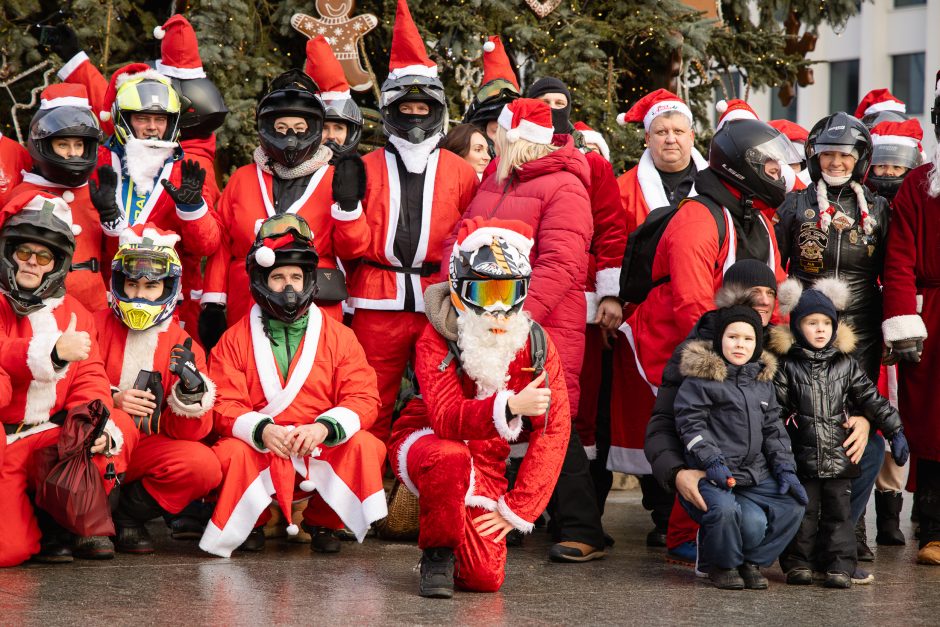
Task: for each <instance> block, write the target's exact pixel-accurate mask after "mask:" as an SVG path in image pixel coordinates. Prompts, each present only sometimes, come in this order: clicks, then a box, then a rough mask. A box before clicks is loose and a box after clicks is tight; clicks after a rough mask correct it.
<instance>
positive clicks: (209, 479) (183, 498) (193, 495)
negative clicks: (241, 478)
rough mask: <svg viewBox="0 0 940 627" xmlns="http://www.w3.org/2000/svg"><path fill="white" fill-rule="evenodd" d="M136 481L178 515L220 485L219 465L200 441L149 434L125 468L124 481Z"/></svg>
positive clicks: (212, 454)
mask: <svg viewBox="0 0 940 627" xmlns="http://www.w3.org/2000/svg"><path fill="white" fill-rule="evenodd" d="M138 480H139V481H140V482H141V483H143V485H144V488H145V489H146V490H147V493H148V494H150V496H152V497H153V498H154V500H156V501H157V503H159V504H160V507H162V508H163V509H165V510H166V511H168V512H169V513H171V514H178V513H179V512H180V511H182V510H183V508H184V507H186V506H187V505H189V504H190V503H191V502H193V501H195V500H196V499H200V498H202V497H204V496H205V495H206V494H208V493H209V492H210V491H211V490H213V489H214V488H215V487H216V486H217V485H219V483H220V482H221V481H222V466H221V465H220V464H219V458H218V457H216V455H215V454H214V453H213V452H212V449H210V448H209V447H208V446H206V445H205V444H203V443H201V442H192V441H190V440H176V439H173V438H169V437H167V436H165V435H162V434H157V435H150V436H147V437H145V438H142V439H141V441H140V443H139V444H138V445H137V448H136V449H135V450H134V454H133V456H132V457H131V461H130V465H129V466H128V468H127V476H126V477H125V481H127V482H128V483H129V482H131V481H138Z"/></svg>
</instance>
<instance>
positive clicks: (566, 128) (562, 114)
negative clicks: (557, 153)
mask: <svg viewBox="0 0 940 627" xmlns="http://www.w3.org/2000/svg"><path fill="white" fill-rule="evenodd" d="M552 126H553V127H554V129H555V134H556V135H567V134H570V133H571V130H572V129H571V105H568V106H567V107H565V108H564V109H552Z"/></svg>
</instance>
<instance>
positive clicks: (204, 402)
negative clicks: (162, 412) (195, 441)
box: [166, 372, 215, 418]
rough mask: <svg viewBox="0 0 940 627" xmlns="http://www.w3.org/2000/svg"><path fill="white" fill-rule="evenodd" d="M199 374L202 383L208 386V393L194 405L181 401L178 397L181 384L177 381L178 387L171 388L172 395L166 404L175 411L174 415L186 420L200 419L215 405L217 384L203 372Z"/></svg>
mask: <svg viewBox="0 0 940 627" xmlns="http://www.w3.org/2000/svg"><path fill="white" fill-rule="evenodd" d="M199 374H200V375H201V376H202V382H203V383H204V384H205V385H206V392H205V394H203V395H202V399H200V401H199V402H198V403H194V404H192V405H189V404H187V403H184V402H183V401H181V400H180V398H179V396H177V392H178V388H179V385H180V382H179V381H177V382H176V385H174V386H173V387H172V388H170V395H169V396H168V397H167V399H166V404H167V405H168V406H169V408H170V409H171V410H173V413H175V414H177V415H179V416H183V417H184V418H200V417H202V416H204V415H205V414H206V412H208V411H209V410H211V409H212V407H213V406H214V405H215V383H213V381H212V379H210V378H209V377H207V376H206V375H204V374H202V373H201V372H200V373H199Z"/></svg>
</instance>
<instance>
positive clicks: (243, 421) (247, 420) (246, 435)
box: [232, 411, 271, 453]
mask: <svg viewBox="0 0 940 627" xmlns="http://www.w3.org/2000/svg"><path fill="white" fill-rule="evenodd" d="M268 419H271V416H268V415H266V414H262V413H260V412H257V411H249V412H245V413H244V414H242V415H241V416H239V417H238V418H236V419H235V424H234V425H232V435H233V436H235V437H236V438H238V439H239V440H241V441H242V442H244V443H245V444H247V445H248V446H250V447H251V448H253V449H255V450H256V451H258V452H259V453H266V452H267V449H265V448H258V446H257V445H256V444H255V440H254V438H253V437H252V436H253V435H254V433H255V429H257V428H258V425H259V424H261V422H262V421H264V420H268Z"/></svg>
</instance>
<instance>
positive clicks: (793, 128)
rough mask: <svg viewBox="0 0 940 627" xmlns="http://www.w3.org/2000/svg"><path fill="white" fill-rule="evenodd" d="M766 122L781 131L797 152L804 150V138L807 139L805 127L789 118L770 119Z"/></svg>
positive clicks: (801, 152)
mask: <svg viewBox="0 0 940 627" xmlns="http://www.w3.org/2000/svg"><path fill="white" fill-rule="evenodd" d="M768 124H770V125H771V126H772V127H774V128H775V129H777V130H778V131H780V132H781V133H783V135H784V136H786V138H787V139H789V140H790V143H791V144H793V147H794V148H796V151H797V152H798V153H800V154H801V155H802V154H804V153H805V152H806V140H807V139H809V131H807V130H806V129H805V128H803V127H802V126H800V125H799V124H797V123H796V122H791V121H790V120H771V121H770V122H768Z"/></svg>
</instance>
